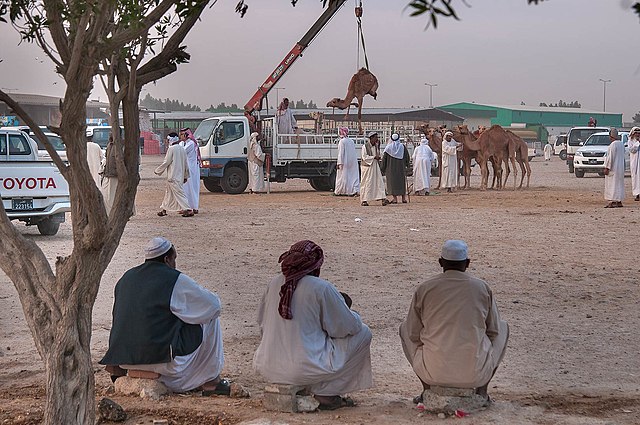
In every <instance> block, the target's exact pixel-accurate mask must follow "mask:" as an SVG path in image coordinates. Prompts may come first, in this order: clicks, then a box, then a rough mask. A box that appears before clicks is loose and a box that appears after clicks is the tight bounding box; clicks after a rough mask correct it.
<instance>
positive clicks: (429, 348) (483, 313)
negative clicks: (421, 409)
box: [400, 240, 509, 403]
mask: <svg viewBox="0 0 640 425" xmlns="http://www.w3.org/2000/svg"><path fill="white" fill-rule="evenodd" d="M439 262H440V266H441V267H442V270H443V272H442V273H441V274H439V275H436V276H434V277H432V278H431V279H429V280H427V281H426V282H424V283H422V284H421V285H420V286H418V288H417V289H416V291H415V293H414V294H413V298H412V300H411V306H410V307H409V312H408V313H407V318H406V319H405V321H404V322H403V323H402V325H401V326H400V340H401V342H402V348H403V350H404V354H405V356H406V357H407V360H409V363H410V364H411V366H412V368H413V371H414V372H415V373H416V375H418V378H420V381H421V382H422V386H423V389H424V390H427V389H429V388H430V386H431V385H436V386H442V387H454V388H474V389H475V392H476V394H479V395H481V396H483V397H485V398H486V399H487V401H488V397H489V396H488V394H487V387H488V385H489V381H490V380H491V378H492V377H493V375H494V374H495V372H496V370H497V368H498V365H499V364H500V362H501V361H502V358H503V357H504V353H505V350H506V347H507V341H508V339H509V326H508V325H507V323H506V322H505V321H503V320H501V319H500V314H499V313H498V307H497V305H496V301H495V298H494V297H493V293H492V292H491V288H490V287H489V285H488V284H487V283H486V282H485V281H483V280H480V279H477V278H475V277H473V276H471V275H470V274H468V273H466V269H467V267H469V263H470V260H469V258H468V248H467V244H466V243H465V242H464V241H461V240H449V241H446V242H445V243H444V245H443V247H442V253H441V256H440V260H439ZM421 399H422V397H421V396H418V397H416V398H414V402H415V403H418V402H420V401H422V400H421Z"/></svg>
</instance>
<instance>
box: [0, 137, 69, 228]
mask: <svg viewBox="0 0 640 425" xmlns="http://www.w3.org/2000/svg"><path fill="white" fill-rule="evenodd" d="M0 196H1V197H2V205H3V207H4V209H5V211H6V213H7V216H8V217H9V219H10V220H19V221H22V222H25V223H26V224H27V226H33V225H36V226H38V231H39V232H40V233H41V234H42V235H55V234H56V233H58V228H59V227H60V223H62V222H64V220H65V213H66V212H68V211H71V203H70V201H69V186H68V184H67V181H66V180H65V179H64V177H63V176H62V174H61V173H60V170H58V167H56V165H55V164H54V163H53V162H49V161H42V160H38V146H37V144H36V143H35V142H34V141H33V140H32V139H30V138H29V137H28V136H27V135H26V134H25V133H23V132H21V131H19V130H0Z"/></svg>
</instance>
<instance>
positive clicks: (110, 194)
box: [101, 134, 118, 215]
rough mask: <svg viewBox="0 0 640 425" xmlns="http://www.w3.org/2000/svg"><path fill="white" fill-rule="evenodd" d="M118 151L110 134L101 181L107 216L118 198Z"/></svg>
mask: <svg viewBox="0 0 640 425" xmlns="http://www.w3.org/2000/svg"><path fill="white" fill-rule="evenodd" d="M116 149H117V146H116V143H115V141H114V140H113V134H109V142H108V143H107V152H106V155H105V161H104V168H103V170H102V179H101V188H102V198H103V199H104V207H105V209H106V210H107V215H109V214H110V213H111V208H112V207H113V202H114V200H115V198H116V190H117V189H118V158H117V156H116V154H117V151H116Z"/></svg>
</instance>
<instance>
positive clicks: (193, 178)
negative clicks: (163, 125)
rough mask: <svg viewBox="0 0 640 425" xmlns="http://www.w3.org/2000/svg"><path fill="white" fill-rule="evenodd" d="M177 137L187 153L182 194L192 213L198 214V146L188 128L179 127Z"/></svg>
mask: <svg viewBox="0 0 640 425" xmlns="http://www.w3.org/2000/svg"><path fill="white" fill-rule="evenodd" d="M179 137H180V146H182V147H183V148H184V150H185V152H186V153H187V164H188V166H189V179H188V180H187V182H186V183H185V184H184V194H185V196H186V197H187V201H189V206H190V207H191V209H192V210H193V213H194V214H198V212H199V211H198V210H199V208H200V147H199V146H198V142H197V141H196V138H195V137H194V136H193V133H192V132H191V130H190V129H189V128H183V129H181V130H180V135H179Z"/></svg>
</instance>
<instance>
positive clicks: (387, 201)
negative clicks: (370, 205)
mask: <svg viewBox="0 0 640 425" xmlns="http://www.w3.org/2000/svg"><path fill="white" fill-rule="evenodd" d="M385 205H389V200H388V199H383V200H382V206H383V207H384V206H385Z"/></svg>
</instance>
